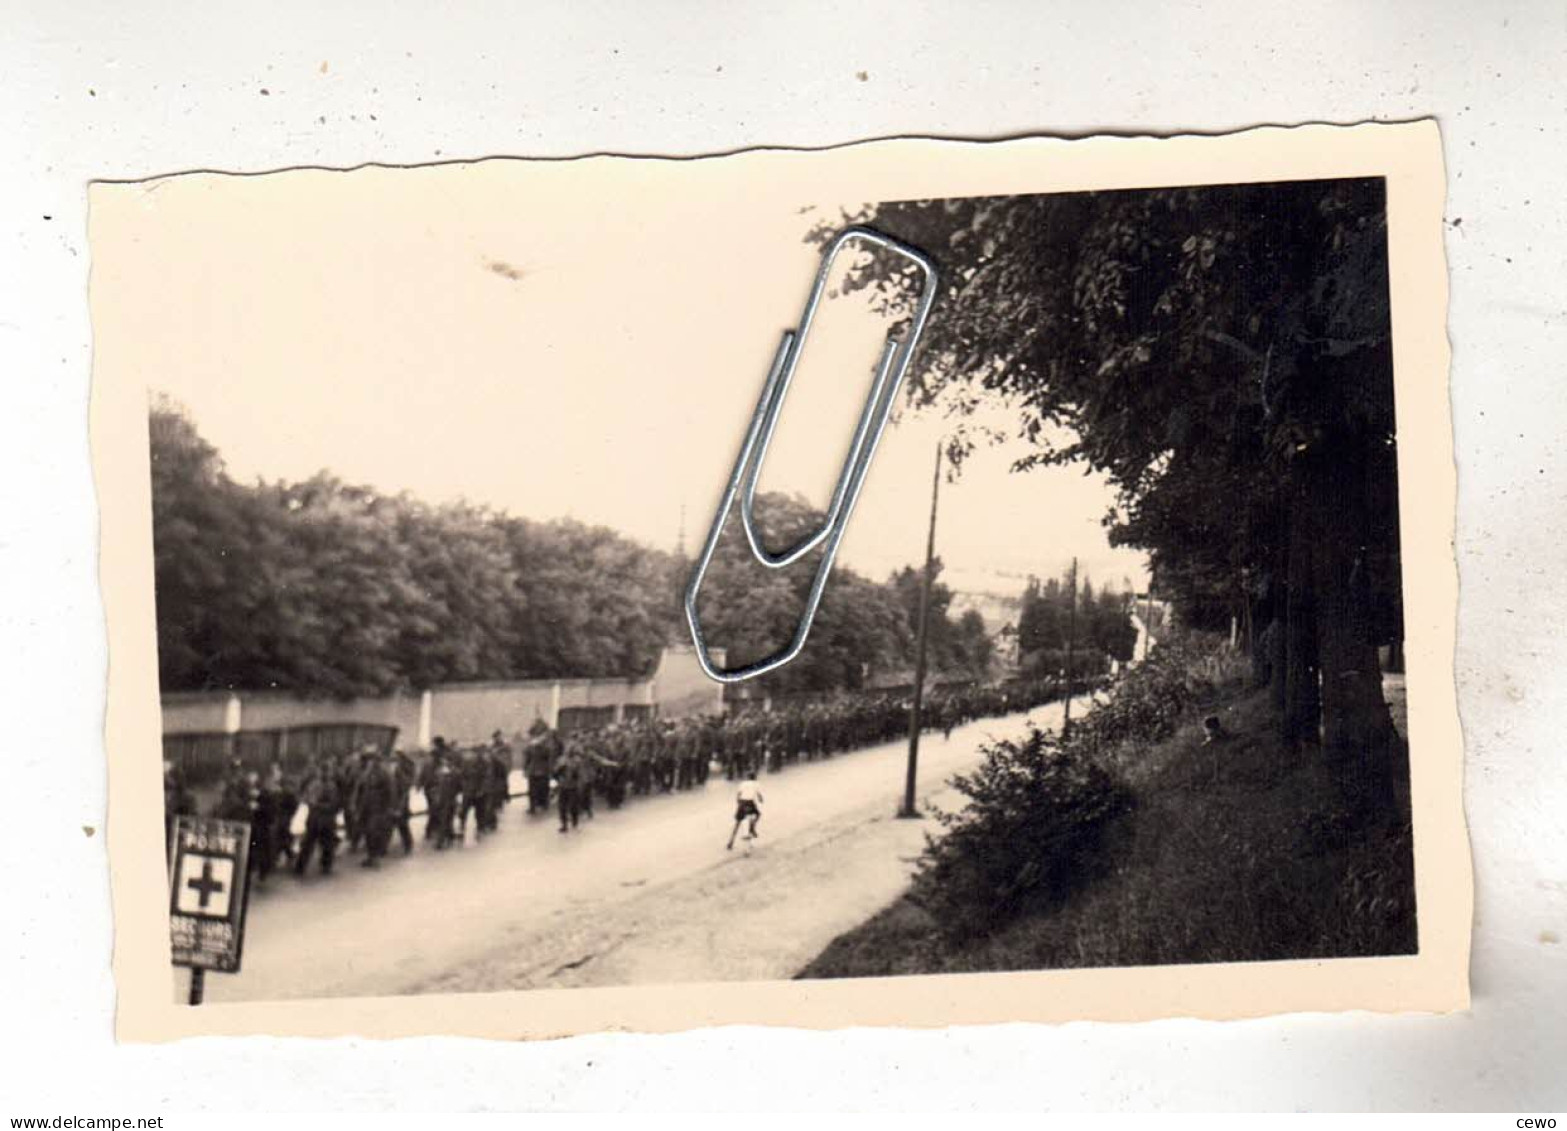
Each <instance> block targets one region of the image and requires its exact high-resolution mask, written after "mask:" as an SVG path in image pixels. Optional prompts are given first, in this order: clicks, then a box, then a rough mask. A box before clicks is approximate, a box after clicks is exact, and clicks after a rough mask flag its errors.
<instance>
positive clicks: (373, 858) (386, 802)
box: [355, 747, 397, 868]
mask: <svg viewBox="0 0 1567 1131" xmlns="http://www.w3.org/2000/svg"><path fill="white" fill-rule="evenodd" d="M365 753H366V754H367V755H371V756H370V757H369V758H368V759H367V760H366V766H365V770H364V774H363V776H362V777H361V778H360V779H359V791H358V795H357V797H356V798H355V800H356V801H357V802H358V804H359V823H360V828H361V830H362V831H363V833H364V838H365V858H364V860H363V861H362V862H361V864H360V867H363V868H379V867H380V866H381V857H383V856H385V855H386V845H387V842H388V841H389V840H391V838H392V823H393V817H394V813H395V811H396V807H397V776H396V772H395V771H394V769H393V760H392V752H391V751H390V750H388V751H387V752H386V753H385V754H384V755H381V756H375V755H374V754H373V747H372V748H367V749H366V751H365Z"/></svg>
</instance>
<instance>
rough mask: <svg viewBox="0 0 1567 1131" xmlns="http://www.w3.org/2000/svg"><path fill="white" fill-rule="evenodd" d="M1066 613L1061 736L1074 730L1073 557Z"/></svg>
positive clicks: (1075, 637) (1074, 578)
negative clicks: (1063, 708) (1063, 703)
mask: <svg viewBox="0 0 1567 1131" xmlns="http://www.w3.org/2000/svg"><path fill="white" fill-rule="evenodd" d="M1071 602H1072V603H1071V604H1069V605H1068V606H1067V614H1066V708H1065V710H1064V711H1063V712H1062V714H1061V737H1062V738H1065V737H1066V736H1067V734H1068V733H1070V731H1071V730H1072V646H1073V644H1075V643H1076V641H1077V559H1076V558H1075V557H1074V558H1073V559H1072V597H1071Z"/></svg>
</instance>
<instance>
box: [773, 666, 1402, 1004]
mask: <svg viewBox="0 0 1567 1131" xmlns="http://www.w3.org/2000/svg"><path fill="white" fill-rule="evenodd" d="M1207 713H1217V714H1219V715H1220V716H1221V718H1222V719H1223V722H1224V727H1225V729H1226V731H1227V732H1228V737H1227V738H1225V739H1223V740H1222V741H1220V742H1218V743H1215V744H1213V745H1206V746H1205V745H1203V734H1202V726H1201V722H1200V717H1201V715H1203V714H1207ZM1276 732H1277V728H1276V726H1275V724H1274V719H1273V716H1272V713H1271V708H1270V705H1269V702H1268V697H1267V693H1266V692H1249V693H1248V692H1242V691H1238V690H1231V691H1229V692H1226V693H1222V694H1221V695H1220V696H1219V697H1218V698H1217V699H1216V700H1215V701H1213V702H1211V703H1210V704H1206V705H1204V709H1203V710H1201V711H1197V712H1193V713H1192V714H1190V715H1188V716H1187V717H1185V718H1183V720H1182V722H1181V723H1180V725H1179V726H1178V727H1176V728H1175V731H1174V733H1173V734H1172V735H1171V736H1170V737H1168V738H1166V739H1165V740H1164V741H1162V742H1158V743H1155V744H1140V743H1131V742H1129V743H1123V744H1121V745H1120V746H1118V747H1117V748H1116V749H1115V750H1114V751H1112V752H1108V753H1105V754H1102V755H1098V756H1097V757H1096V760H1099V761H1102V763H1103V764H1104V768H1105V769H1107V770H1108V771H1110V772H1112V773H1114V774H1115V775H1116V776H1117V778H1118V780H1120V781H1121V782H1123V783H1125V785H1126V786H1127V788H1129V789H1130V791H1131V793H1132V796H1133V803H1132V804H1131V805H1130V806H1128V807H1127V808H1126V810H1125V812H1124V813H1123V814H1122V815H1121V816H1119V817H1117V818H1116V820H1115V821H1114V823H1113V824H1112V825H1111V827H1110V828H1109V829H1108V830H1107V831H1106V833H1105V835H1104V837H1103V838H1102V840H1101V842H1100V844H1099V845H1098V847H1097V850H1096V851H1097V854H1098V857H1099V858H1098V859H1097V860H1096V861H1094V862H1093V869H1092V871H1093V874H1092V875H1091V876H1090V877H1088V878H1087V879H1086V881H1085V882H1084V883H1083V884H1081V885H1080V886H1078V887H1077V888H1076V889H1075V890H1074V891H1073V892H1072V894H1070V895H1068V896H1067V897H1066V898H1065V899H1064V900H1062V901H1061V902H1059V903H1056V904H1053V905H1051V906H1049V907H1044V908H1039V909H1035V910H1030V911H1027V912H1025V913H1024V914H1022V915H1020V916H1018V917H1016V918H1014V919H1012V920H1011V921H1010V922H1007V923H1005V924H1003V925H1001V926H999V927H997V928H996V929H995V930H993V931H990V932H988V933H986V934H984V935H983V936H981V937H968V938H954V937H953V933H952V931H951V930H950V929H947V930H943V929H942V928H943V926H944V924H943V923H941V922H940V921H938V919H937V918H936V917H935V916H934V915H932V913H931V912H930V911H929V910H927V909H925V908H922V907H921V906H919V905H918V904H917V903H916V902H915V901H914V900H913V899H911V898H910V897H909V896H907V895H905V896H904V897H902V898H900V899H899V900H897V901H896V902H894V903H893V904H892V905H891V906H889V907H887V908H885V909H884V910H882V911H881V912H879V913H878V914H877V915H875V916H874V917H873V918H871V919H870V920H868V921H867V922H865V923H863V924H861V925H860V926H859V927H857V928H855V929H854V930H851V931H848V932H846V933H845V934H843V935H840V936H839V937H838V938H837V939H835V940H834V941H833V942H832V943H831V944H829V945H828V947H827V948H826V950H824V951H823V952H822V953H821V954H820V955H819V956H817V958H816V959H814V960H813V961H812V962H811V963H810V964H809V965H808V966H806V967H805V969H803V970H802V971H801V972H800V973H799V974H798V975H797V977H800V978H847V977H873V976H879V975H896V974H934V973H963V972H978V971H999V970H1043V969H1062V968H1069V967H1091V966H1147V965H1163V964H1170V963H1199V962H1245V961H1261V960H1279V959H1301V958H1335V957H1348V956H1361V955H1391V954H1410V953H1413V952H1414V951H1415V949H1416V929H1415V906H1414V860H1413V855H1412V850H1411V837H1410V827H1409V813H1408V795H1407V791H1401V792H1400V796H1399V799H1398V805H1397V806H1396V807H1395V811H1394V812H1390V813H1386V814H1382V815H1380V816H1379V817H1377V818H1375V819H1374V820H1373V821H1372V822H1370V823H1369V824H1367V823H1365V822H1363V821H1357V820H1356V819H1355V818H1353V817H1351V816H1350V815H1349V814H1348V812H1347V811H1346V810H1345V808H1344V806H1343V805H1342V803H1341V802H1340V801H1339V800H1338V798H1339V794H1338V791H1337V789H1336V788H1335V786H1334V783H1333V781H1332V779H1331V777H1330V775H1329V773H1328V770H1327V768H1326V767H1325V766H1324V765H1323V763H1322V760H1321V758H1320V756H1318V755H1316V754H1314V753H1305V754H1291V753H1289V752H1287V751H1286V750H1284V749H1283V748H1282V747H1281V746H1280V744H1279V743H1278V741H1277V739H1276V737H1275V735H1276Z"/></svg>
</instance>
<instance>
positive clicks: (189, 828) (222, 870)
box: [169, 816, 250, 1005]
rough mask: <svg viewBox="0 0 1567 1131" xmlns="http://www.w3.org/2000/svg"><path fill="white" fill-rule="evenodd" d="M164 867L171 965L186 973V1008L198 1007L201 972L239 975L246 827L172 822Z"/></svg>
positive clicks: (196, 821)
mask: <svg viewBox="0 0 1567 1131" xmlns="http://www.w3.org/2000/svg"><path fill="white" fill-rule="evenodd" d="M170 852H171V859H170V861H169V942H170V949H171V952H172V955H173V960H174V965H176V966H188V967H190V1004H191V1005H200V1004H201V999H202V995H203V992H204V990H205V985H206V972H207V971H208V970H217V971H220V972H222V973H224V974H234V973H237V972H238V971H239V960H240V954H241V952H242V950H243V944H244V941H245V907H246V903H247V899H248V896H249V892H248V890H247V889H248V885H247V883H246V880H247V879H248V876H249V866H250V826H249V825H248V824H246V823H245V822H244V821H219V820H216V819H214V818H211V817H185V816H182V817H177V818H175V822H174V843H173V845H172V846H171V848H170Z"/></svg>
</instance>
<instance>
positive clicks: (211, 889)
mask: <svg viewBox="0 0 1567 1131" xmlns="http://www.w3.org/2000/svg"><path fill="white" fill-rule="evenodd" d="M180 871H181V875H180V878H179V881H178V887H177V888H176V890H175V893H174V905H175V907H177V908H178V909H179V910H181V911H184V912H186V913H187V914H190V915H207V916H210V917H211V918H213V919H227V918H228V915H229V901H230V899H231V898H232V892H233V890H234V861H233V860H232V859H231V858H227V857H222V856H201V855H198V854H197V853H194V852H192V853H189V854H187V855H185V856H183V857H181V858H180Z"/></svg>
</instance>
